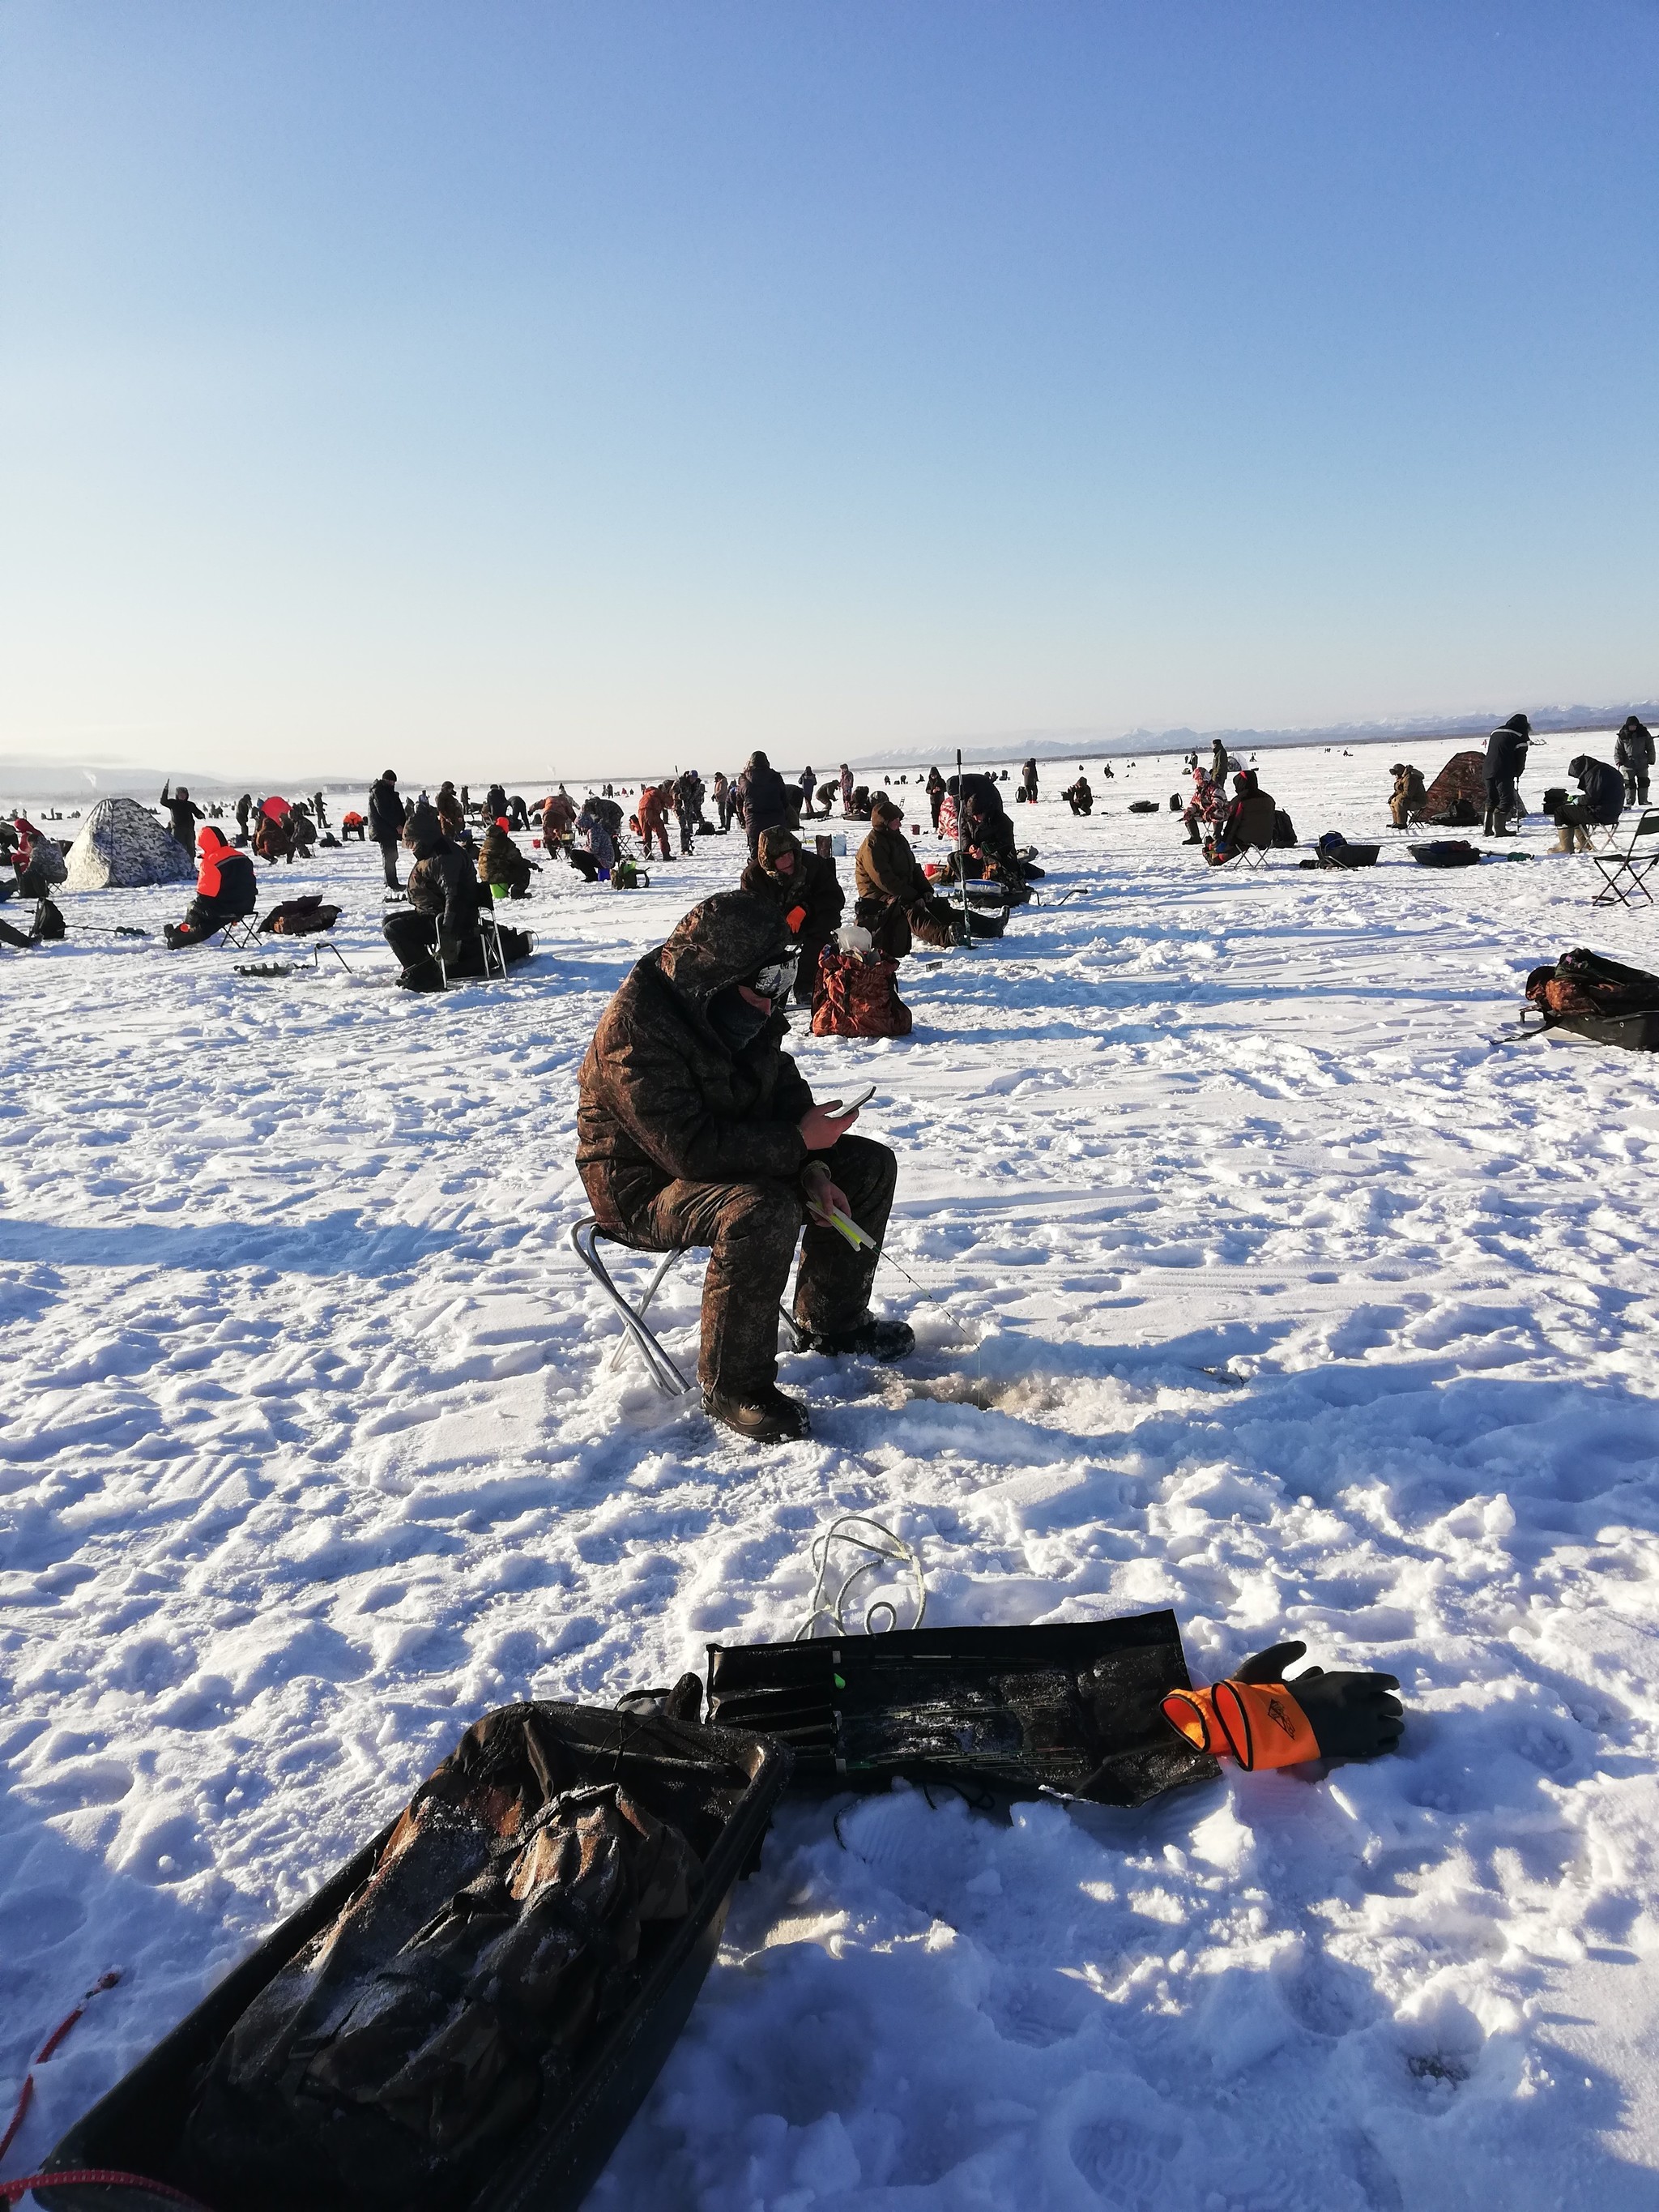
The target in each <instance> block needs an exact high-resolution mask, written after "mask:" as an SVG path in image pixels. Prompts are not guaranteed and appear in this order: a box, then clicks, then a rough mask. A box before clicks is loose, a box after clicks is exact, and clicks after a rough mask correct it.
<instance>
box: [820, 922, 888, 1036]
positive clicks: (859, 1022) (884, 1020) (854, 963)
mask: <svg viewBox="0 0 1659 2212" xmlns="http://www.w3.org/2000/svg"><path fill="white" fill-rule="evenodd" d="M897 974H898V962H897V961H896V960H885V959H884V958H883V957H881V955H880V954H879V953H875V952H837V951H836V950H835V949H834V947H833V946H831V945H825V946H824V948H823V951H822V952H821V953H819V955H818V980H817V989H816V990H815V991H814V992H813V994H812V1034H813V1036H854V1037H884V1036H909V1034H910V1009H909V1008H908V1006H906V1005H905V1003H904V1001H903V1000H902V999H901V998H900V996H899V994H898V991H897V989H896V987H895V984H894V981H893V979H894V977H895V976H896V975H897Z"/></svg>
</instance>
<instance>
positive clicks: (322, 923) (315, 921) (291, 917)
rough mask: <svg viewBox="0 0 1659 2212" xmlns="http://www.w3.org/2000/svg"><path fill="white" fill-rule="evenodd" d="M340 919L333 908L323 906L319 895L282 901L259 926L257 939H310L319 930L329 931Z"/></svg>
mask: <svg viewBox="0 0 1659 2212" xmlns="http://www.w3.org/2000/svg"><path fill="white" fill-rule="evenodd" d="M339 919H340V909H339V908H338V907H337V906H325V905H324V904H323V901H322V896H321V894H320V893H319V892H317V891H311V892H307V895H306V896H304V897H303V898H293V899H284V900H283V902H282V904H281V905H280V906H274V907H272V908H271V909H270V913H269V914H268V915H266V916H265V918H264V921H262V922H261V923H260V924H259V934H260V936H261V937H265V936H272V937H313V936H315V935H316V934H317V933H318V932H319V930H324V929H332V928H333V927H334V925H335V923H336V922H337V921H338V920H339Z"/></svg>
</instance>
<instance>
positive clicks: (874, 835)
mask: <svg viewBox="0 0 1659 2212" xmlns="http://www.w3.org/2000/svg"><path fill="white" fill-rule="evenodd" d="M853 885H854V890H856V892H857V894H858V896H859V897H860V898H861V899H896V900H897V901H898V902H899V904H900V905H901V906H905V907H911V906H915V903H916V902H917V901H918V900H919V899H926V898H931V897H932V896H933V885H932V884H930V883H929V882H928V880H927V877H926V876H925V875H924V874H923V873H922V869H921V861H920V860H917V858H916V856H915V853H914V852H913V851H912V850H911V847H910V841H909V839H908V837H907V836H905V834H904V832H903V830H902V829H872V831H871V832H870V835H869V836H867V837H866V839H865V841H864V842H863V843H862V844H861V845H860V847H859V850H858V858H857V859H856V860H854V863H853Z"/></svg>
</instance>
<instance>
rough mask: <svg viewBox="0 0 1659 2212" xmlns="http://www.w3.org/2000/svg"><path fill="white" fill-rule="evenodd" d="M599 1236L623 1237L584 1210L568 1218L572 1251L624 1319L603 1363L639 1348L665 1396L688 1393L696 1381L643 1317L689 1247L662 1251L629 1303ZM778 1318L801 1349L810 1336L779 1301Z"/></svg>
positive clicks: (612, 1366)
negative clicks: (607, 1263)
mask: <svg viewBox="0 0 1659 2212" xmlns="http://www.w3.org/2000/svg"><path fill="white" fill-rule="evenodd" d="M601 1238H604V1240H605V1243H608V1244H618V1243H622V1240H621V1238H620V1237H611V1236H609V1235H608V1234H607V1232H606V1231H604V1230H603V1229H601V1228H600V1226H599V1223H598V1222H597V1221H596V1220H595V1219H594V1218H593V1216H592V1214H591V1213H590V1214H586V1215H585V1216H584V1217H583V1218H582V1219H581V1220H580V1221H577V1222H573V1223H572V1225H571V1229H570V1248H571V1249H572V1251H574V1253H575V1255H576V1257H577V1258H578V1259H579V1260H580V1261H581V1263H582V1265H583V1267H586V1270H587V1272H588V1273H589V1274H590V1275H592V1278H593V1279H594V1281H595V1282H596V1283H597V1284H598V1285H599V1288H600V1289H601V1290H602V1291H604V1292H605V1297H607V1298H609V1300H610V1301H611V1304H612V1305H613V1306H614V1307H615V1308H616V1310H617V1313H618V1315H619V1316H621V1319H622V1324H623V1340H622V1341H621V1343H620V1344H619V1345H618V1346H617V1348H616V1350H615V1351H614V1352H612V1353H611V1357H610V1358H609V1360H608V1361H607V1362H606V1363H605V1364H606V1366H607V1368H608V1369H609V1370H611V1371H612V1372H614V1371H615V1370H616V1369H617V1367H619V1366H620V1365H621V1364H622V1360H623V1354H624V1353H625V1352H628V1351H629V1349H630V1348H632V1349H633V1350H635V1351H637V1352H638V1353H639V1355H640V1358H641V1359H642V1360H643V1361H644V1362H645V1370H646V1372H647V1375H649V1376H650V1377H651V1380H652V1381H653V1383H655V1384H656V1386H657V1388H658V1389H659V1390H660V1391H661V1392H662V1395H663V1396H664V1397H665V1398H684V1397H686V1396H688V1395H690V1393H691V1392H692V1391H693V1390H695V1389H696V1383H688V1382H687V1381H686V1379H685V1377H684V1375H682V1374H681V1372H680V1370H679V1368H678V1366H677V1365H676V1364H675V1362H674V1360H673V1359H672V1358H671V1356H670V1355H669V1353H668V1352H667V1351H666V1350H665V1347H664V1346H663V1344H662V1341H661V1340H660V1338H659V1337H658V1336H657V1335H656V1334H655V1332H654V1331H653V1329H652V1328H650V1326H649V1325H648V1323H647V1321H646V1318H645V1316H646V1313H647V1309H648V1308H649V1306H650V1304H651V1301H652V1299H653V1298H654V1297H656V1295H657V1292H658V1291H659V1290H660V1289H661V1288H662V1286H663V1284H664V1283H665V1280H666V1279H667V1277H668V1271H669V1269H670V1268H671V1267H672V1266H673V1264H674V1262H675V1261H676V1260H680V1259H684V1256H685V1254H686V1253H687V1252H688V1251H690V1250H691V1249H693V1248H692V1247H691V1246H690V1245H677V1246H675V1247H674V1248H673V1249H672V1250H671V1251H667V1252H665V1253H664V1254H663V1255H662V1257H661V1259H660V1261H659V1262H658V1266H657V1270H656V1273H654V1274H653V1276H652V1278H651V1280H650V1281H649V1283H647V1285H646V1291H645V1296H644V1297H642V1298H641V1300H640V1302H639V1304H638V1305H636V1306H630V1305H629V1303H628V1301H627V1299H626V1298H625V1297H623V1294H622V1292H621V1291H619V1290H618V1289H617V1285H616V1284H615V1282H614V1281H613V1280H612V1279H611V1271H610V1269H609V1268H608V1267H606V1266H605V1262H604V1261H603V1260H601V1259H600V1257H599V1253H598V1252H597V1251H596V1250H595V1249H594V1248H595V1246H596V1245H597V1244H598V1243H599V1240H600V1239H601ZM642 1249H644V1248H643V1247H642V1246H636V1245H631V1244H629V1245H623V1250H624V1251H635V1250H642ZM778 1318H779V1320H780V1321H781V1322H782V1323H783V1325H784V1327H785V1328H787V1330H788V1332H789V1338H790V1342H791V1343H792V1345H793V1347H794V1349H795V1350H796V1351H797V1352H799V1351H800V1350H802V1349H803V1347H804V1346H805V1344H806V1343H807V1341H808V1339H807V1335H806V1332H805V1329H803V1328H801V1327H800V1326H799V1323H798V1322H796V1320H795V1317H794V1316H793V1314H792V1313H791V1312H790V1311H789V1310H788V1308H787V1306H780V1307H779V1308H778Z"/></svg>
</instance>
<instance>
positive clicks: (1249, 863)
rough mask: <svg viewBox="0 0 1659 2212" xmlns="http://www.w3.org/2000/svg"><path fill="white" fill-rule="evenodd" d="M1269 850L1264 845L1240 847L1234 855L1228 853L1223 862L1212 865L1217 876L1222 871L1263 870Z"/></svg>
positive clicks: (1219, 861)
mask: <svg viewBox="0 0 1659 2212" xmlns="http://www.w3.org/2000/svg"><path fill="white" fill-rule="evenodd" d="M1269 849H1270V848H1268V847H1267V846H1266V845H1241V846H1240V847H1239V848H1238V850H1237V852H1236V853H1229V854H1228V855H1227V857H1226V859H1225V860H1218V861H1216V862H1214V863H1212V865H1213V866H1214V867H1215V869H1216V871H1217V872H1218V873H1220V872H1222V871H1223V870H1224V869H1231V870H1234V871H1237V870H1239V869H1242V868H1265V867H1266V866H1267V854H1268V851H1269Z"/></svg>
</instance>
